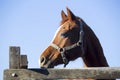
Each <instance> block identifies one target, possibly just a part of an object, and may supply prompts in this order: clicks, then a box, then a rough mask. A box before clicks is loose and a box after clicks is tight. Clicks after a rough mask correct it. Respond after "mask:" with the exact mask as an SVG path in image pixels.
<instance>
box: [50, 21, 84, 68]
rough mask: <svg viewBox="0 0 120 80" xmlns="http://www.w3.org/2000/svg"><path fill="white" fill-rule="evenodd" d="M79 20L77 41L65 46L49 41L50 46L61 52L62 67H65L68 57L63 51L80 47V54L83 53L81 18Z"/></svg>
mask: <svg viewBox="0 0 120 80" xmlns="http://www.w3.org/2000/svg"><path fill="white" fill-rule="evenodd" d="M79 21H80V34H79V40H78V42H77V43H74V44H72V45H71V46H67V47H63V48H61V47H59V46H58V45H56V44H54V43H51V44H50V46H52V47H53V48H55V49H57V50H58V52H59V53H60V54H61V57H62V60H63V62H64V67H66V65H67V64H68V63H69V61H68V59H67V58H66V56H65V52H66V51H69V50H71V49H73V48H76V47H79V46H80V47H81V51H82V56H83V55H84V47H83V36H84V31H83V23H82V21H81V20H79Z"/></svg>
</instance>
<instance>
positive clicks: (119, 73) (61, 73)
mask: <svg viewBox="0 0 120 80" xmlns="http://www.w3.org/2000/svg"><path fill="white" fill-rule="evenodd" d="M81 78H85V79H88V78H92V79H115V78H120V67H100V68H98V67H97V68H95V67H94V68H80V69H6V70H5V71H4V80H40V79H81Z"/></svg>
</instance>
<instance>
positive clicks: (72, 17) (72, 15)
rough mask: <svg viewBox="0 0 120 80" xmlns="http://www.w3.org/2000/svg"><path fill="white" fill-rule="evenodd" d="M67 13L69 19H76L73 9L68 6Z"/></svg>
mask: <svg viewBox="0 0 120 80" xmlns="http://www.w3.org/2000/svg"><path fill="white" fill-rule="evenodd" d="M67 14H68V19H70V20H75V18H76V17H75V15H74V14H73V13H72V11H71V10H70V9H69V8H68V7H67Z"/></svg>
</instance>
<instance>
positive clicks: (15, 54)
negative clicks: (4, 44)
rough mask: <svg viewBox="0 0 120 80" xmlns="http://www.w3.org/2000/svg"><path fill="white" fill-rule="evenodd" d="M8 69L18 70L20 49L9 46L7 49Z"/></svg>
mask: <svg viewBox="0 0 120 80" xmlns="http://www.w3.org/2000/svg"><path fill="white" fill-rule="evenodd" d="M9 68H10V69H19V68H20V47H16V46H10V48H9Z"/></svg>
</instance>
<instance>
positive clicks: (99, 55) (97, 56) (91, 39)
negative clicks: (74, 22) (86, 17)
mask: <svg viewBox="0 0 120 80" xmlns="http://www.w3.org/2000/svg"><path fill="white" fill-rule="evenodd" d="M81 21H82V22H83V26H84V32H85V36H84V37H85V40H86V41H85V44H86V50H85V51H86V52H85V55H84V57H83V61H84V62H85V65H86V66H88V67H107V66H108V63H107V60H106V58H105V56H104V53H103V49H102V47H101V44H100V41H99V40H98V38H97V37H96V35H95V33H94V32H93V31H92V29H91V28H90V27H89V26H88V25H87V24H86V23H85V22H84V21H83V20H81Z"/></svg>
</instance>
